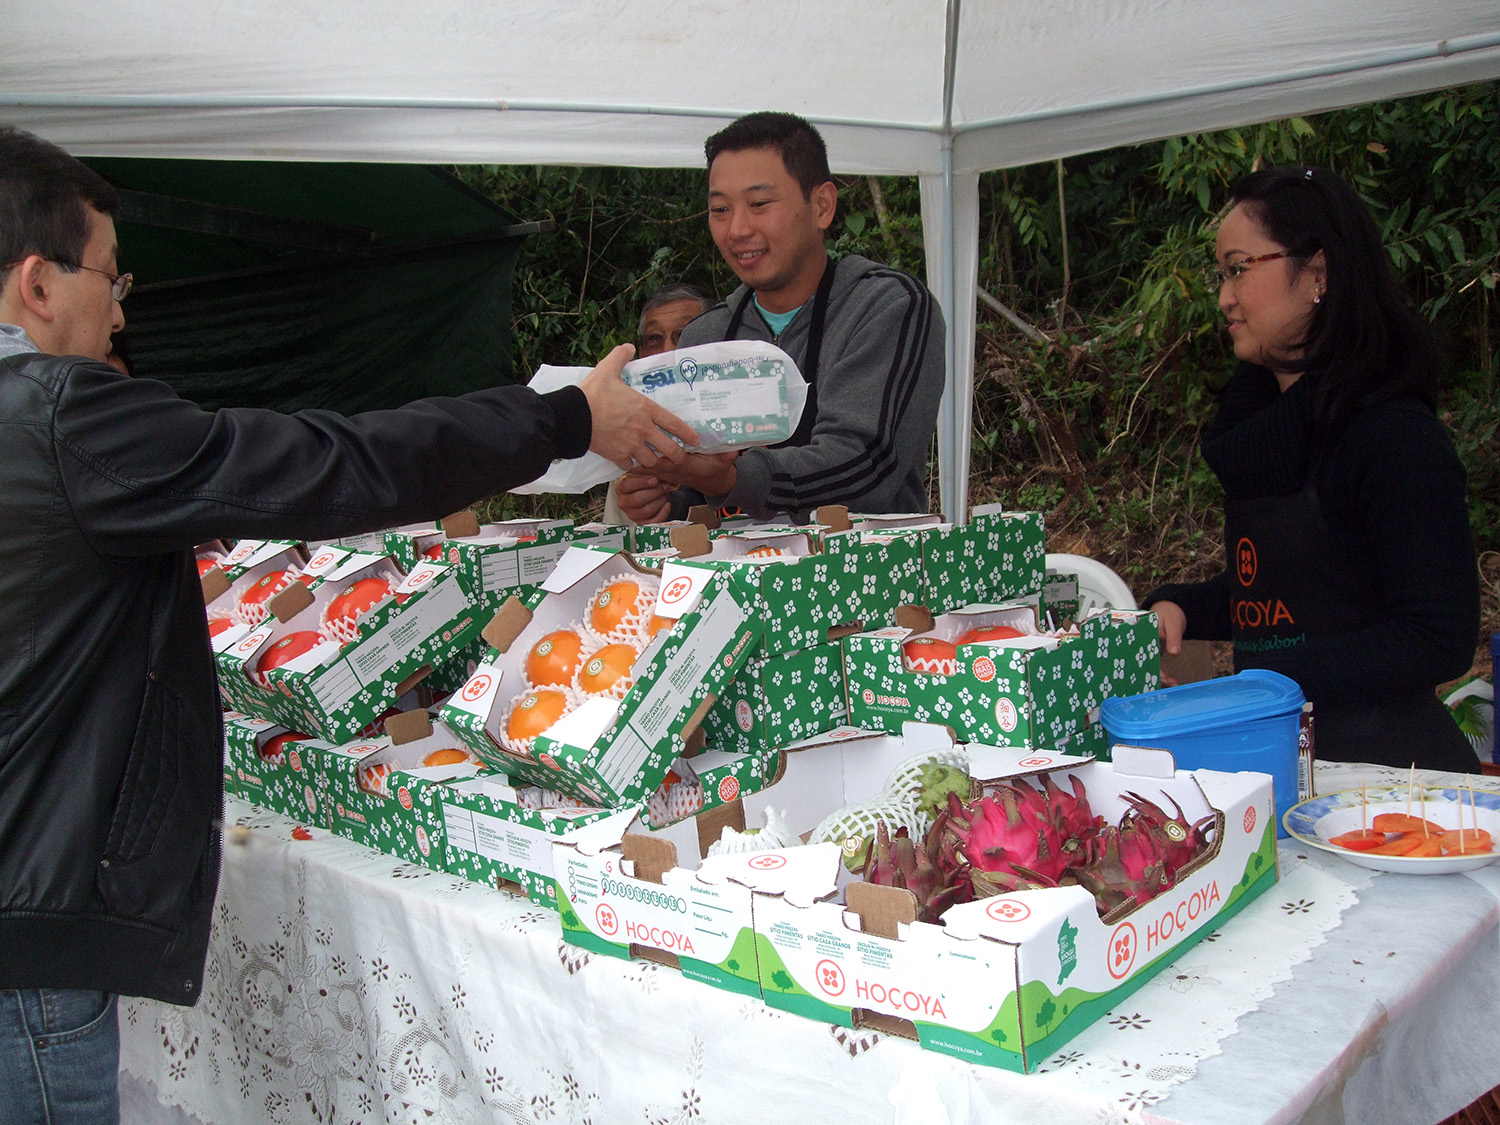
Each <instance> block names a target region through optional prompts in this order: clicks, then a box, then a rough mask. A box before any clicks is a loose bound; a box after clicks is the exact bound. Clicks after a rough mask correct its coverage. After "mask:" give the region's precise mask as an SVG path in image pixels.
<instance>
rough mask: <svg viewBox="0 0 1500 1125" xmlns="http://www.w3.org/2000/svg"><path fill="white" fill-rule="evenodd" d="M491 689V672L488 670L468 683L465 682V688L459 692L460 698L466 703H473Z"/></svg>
mask: <svg viewBox="0 0 1500 1125" xmlns="http://www.w3.org/2000/svg"><path fill="white" fill-rule="evenodd" d="M489 690H490V677H489V673H487V672H486V673H484V674H483V675H479V676H475V677H474V678H473V679H472V680H470V681H469V682H468V683H466V684H464V690H463V691H461V692H460V693H459V698H460V699H462V700H463V701H464V702H465V703H473V702H474V701H475V700H476V699H478V698H479V697H480V696H482V695H483V694H484V693H485V692H487V691H489Z"/></svg>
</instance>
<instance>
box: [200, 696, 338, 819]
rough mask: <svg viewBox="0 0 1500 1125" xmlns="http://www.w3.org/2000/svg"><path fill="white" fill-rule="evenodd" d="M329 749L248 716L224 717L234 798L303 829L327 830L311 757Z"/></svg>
mask: <svg viewBox="0 0 1500 1125" xmlns="http://www.w3.org/2000/svg"><path fill="white" fill-rule="evenodd" d="M328 745H329V744H328V743H326V742H322V741H320V740H318V739H314V738H308V737H306V736H305V735H301V734H297V733H295V732H293V731H289V730H287V728H286V727H284V726H279V725H277V724H275V723H270V722H267V721H266V720H264V719H257V718H253V717H251V716H249V715H235V716H233V717H232V718H231V717H230V716H227V715H226V716H225V720H224V748H225V755H226V758H227V759H228V761H229V763H230V767H231V768H232V769H233V770H234V775H235V784H236V791H237V795H238V796H240V797H242V798H243V799H245V800H247V801H249V802H250V803H251V804H254V805H259V806H260V807H261V808H263V809H270V810H271V811H272V812H277V813H280V814H281V815H282V816H288V817H291V818H292V819H293V820H298V821H301V822H302V823H303V824H309V825H313V826H315V827H318V828H329V827H331V825H330V823H329V813H328V803H327V802H326V801H325V800H324V793H323V779H322V778H321V777H319V776H318V775H317V773H316V771H315V770H314V769H313V765H312V755H313V754H315V753H316V752H317V751H318V750H319V749H322V748H324V747H327V746H328Z"/></svg>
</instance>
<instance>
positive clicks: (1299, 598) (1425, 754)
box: [1224, 464, 1479, 773]
mask: <svg viewBox="0 0 1500 1125" xmlns="http://www.w3.org/2000/svg"><path fill="white" fill-rule="evenodd" d="M1316 477H1317V465H1316V464H1314V465H1313V467H1312V469H1311V470H1310V471H1309V472H1308V474H1307V481H1306V483H1305V484H1304V485H1303V486H1302V490H1301V491H1300V492H1297V493H1294V494H1293V495H1291V496H1268V497H1260V498H1257V499H1254V500H1239V501H1234V502H1231V503H1230V504H1228V505H1227V507H1226V511H1225V521H1224V524H1225V525H1224V542H1225V551H1226V552H1227V554H1228V557H1229V617H1230V635H1231V636H1232V637H1233V639H1234V665H1235V669H1236V670H1237V671H1238V670H1242V669H1245V668H1269V669H1271V670H1272V671H1275V672H1282V673H1283V674H1287V675H1291V671H1290V669H1291V668H1292V667H1293V666H1294V665H1293V661H1294V659H1295V655H1296V653H1297V650H1298V649H1299V648H1300V647H1301V646H1302V645H1303V644H1305V643H1306V642H1307V639H1308V638H1309V637H1327V636H1330V635H1340V634H1344V633H1349V632H1352V631H1353V630H1356V629H1360V628H1363V627H1365V626H1369V625H1374V624H1377V623H1379V622H1380V621H1382V620H1385V618H1386V616H1387V615H1386V612H1385V607H1384V602H1383V599H1382V597H1381V592H1380V588H1379V585H1378V584H1377V583H1376V581H1375V580H1374V577H1373V576H1372V575H1371V573H1370V568H1369V566H1368V565H1366V564H1365V563H1364V561H1363V560H1362V559H1360V558H1359V557H1357V556H1356V555H1355V554H1354V553H1353V552H1351V551H1349V550H1347V549H1345V548H1343V547H1342V546H1340V544H1339V542H1338V540H1337V539H1336V537H1335V536H1334V534H1333V531H1332V529H1331V528H1330V527H1329V526H1328V522H1327V520H1325V519H1324V518H1323V509H1322V506H1321V505H1320V504H1319V502H1318V493H1317V489H1316V486H1315V483H1314V482H1315V480H1316ZM1312 702H1313V719H1314V722H1315V724H1316V727H1315V736H1316V748H1317V756H1318V757H1319V758H1321V759H1323V760H1324V761H1334V762H1375V763H1379V764H1381V765H1386V766H1396V767H1398V768H1402V769H1404V768H1406V767H1407V766H1410V765H1411V764H1412V763H1413V762H1415V763H1416V765H1417V767H1418V768H1419V769H1435V770H1449V771H1452V772H1455V773H1478V772H1479V759H1478V757H1477V756H1476V755H1475V753H1474V749H1473V747H1471V746H1470V745H1469V741H1468V739H1466V738H1465V737H1464V736H1463V732H1462V731H1460V730H1459V729H1458V724H1457V723H1455V722H1454V721H1453V718H1452V716H1451V715H1450V714H1449V713H1448V709H1447V708H1446V707H1444V706H1443V704H1442V702H1441V701H1440V700H1439V699H1438V698H1437V695H1436V693H1435V692H1434V689H1433V686H1431V685H1429V686H1427V687H1418V688H1414V689H1413V690H1412V691H1411V692H1410V693H1409V694H1408V693H1403V694H1401V695H1399V696H1397V697H1395V698H1371V699H1367V700H1361V701H1359V702H1347V701H1336V700H1320V699H1314V700H1313V701H1312Z"/></svg>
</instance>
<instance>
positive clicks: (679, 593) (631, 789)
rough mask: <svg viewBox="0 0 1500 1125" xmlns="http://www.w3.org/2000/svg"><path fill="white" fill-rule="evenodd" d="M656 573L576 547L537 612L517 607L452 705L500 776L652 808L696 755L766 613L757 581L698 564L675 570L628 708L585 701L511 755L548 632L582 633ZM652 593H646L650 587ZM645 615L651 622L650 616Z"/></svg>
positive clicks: (492, 628) (591, 799)
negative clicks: (694, 741)
mask: <svg viewBox="0 0 1500 1125" xmlns="http://www.w3.org/2000/svg"><path fill="white" fill-rule="evenodd" d="M633 576H644V578H649V579H651V580H657V579H658V575H657V574H656V572H654V571H648V570H646V569H644V568H641V567H639V566H637V564H636V563H635V562H634V560H632V559H631V557H630V556H629V555H625V554H620V553H614V552H606V551H594V550H589V549H587V548H581V547H575V548H572V549H571V550H569V551H568V553H567V554H565V555H564V556H563V557H562V559H560V560H559V562H558V565H557V568H556V569H555V570H554V571H553V573H552V575H551V576H550V577H549V578H548V579H547V581H546V582H545V583H543V585H542V594H541V596H540V598H539V599H538V600H537V601H536V602H535V604H534V605H533V606H531V607H530V608H528V607H527V606H526V605H523V604H522V603H521V602H520V601H519V600H514V599H513V600H511V601H509V602H507V603H506V605H505V606H504V607H503V608H502V609H501V611H500V613H499V614H497V615H496V617H495V618H494V620H493V621H491V623H490V624H489V625H488V626H487V627H486V629H485V636H486V639H488V640H489V641H490V642H491V644H492V646H493V651H492V652H491V654H490V655H489V657H488V658H487V659H486V660H485V661H484V663H483V664H481V665H480V667H479V668H478V669H477V670H476V672H475V674H474V676H473V677H472V678H471V679H470V680H469V682H468V683H467V684H465V685H464V687H463V688H462V689H461V690H460V691H458V692H456V693H455V694H454V695H453V696H451V697H450V698H449V699H448V700H447V701H446V702H445V703H444V705H443V710H442V719H443V722H444V723H445V724H447V725H448V726H449V727H450V728H451V729H452V730H453V731H454V732H455V733H456V734H458V736H459V737H460V738H462V739H463V740H464V742H465V744H466V745H468V746H469V747H470V748H471V749H473V750H474V752H475V753H476V754H478V755H479V756H480V758H482V759H483V760H484V761H485V762H487V763H488V764H489V765H491V766H493V767H494V768H495V769H497V770H499V771H500V772H502V773H504V774H506V775H507V776H509V777H511V778H512V779H513V780H519V781H521V782H524V783H528V784H532V785H536V786H539V787H541V788H543V789H552V790H556V791H559V792H562V793H566V794H568V795H569V796H572V797H575V798H577V799H578V800H579V801H581V802H583V803H584V804H588V805H593V806H598V807H618V806H621V805H629V804H635V803H639V802H642V801H644V800H645V799H646V798H647V797H648V796H649V795H650V794H651V793H652V792H653V791H654V790H656V789H657V788H658V787H659V786H660V785H661V784H662V782H663V780H664V779H665V778H666V775H667V771H668V770H669V769H670V768H671V765H672V763H673V761H674V760H675V759H676V758H677V757H678V756H679V755H681V754H682V753H683V752H684V751H685V750H686V749H687V741H686V740H687V737H688V736H689V735H690V734H691V733H692V731H693V730H694V729H695V728H696V727H697V726H698V725H699V723H700V722H701V720H702V717H703V713H704V712H705V711H707V709H708V708H709V706H711V704H712V701H713V699H714V698H715V696H716V693H718V692H721V691H723V689H724V686H725V685H726V684H727V683H728V682H729V681H730V680H731V679H732V678H733V677H734V675H735V673H736V672H738V671H739V669H740V668H741V667H742V666H743V665H744V663H745V661H746V660H748V659H749V657H750V654H751V652H752V651H753V650H754V649H755V647H756V643H757V641H758V639H759V637H760V627H761V614H760V612H759V607H758V605H757V602H756V590H755V585H754V583H753V581H751V578H750V577H749V576H748V575H746V574H744V573H742V572H738V571H720V570H717V569H714V568H712V567H707V566H701V565H695V564H692V563H672V562H669V563H667V564H665V565H664V567H663V568H662V570H661V572H660V575H659V583H660V585H659V590H658V593H657V596H656V601H655V603H654V605H653V606H652V607H651V612H650V616H651V618H652V619H661V620H662V621H666V622H670V623H672V624H670V625H669V627H665V628H661V629H659V631H658V632H657V633H656V635H655V636H654V637H652V638H651V639H650V640H649V641H648V642H647V643H646V645H645V647H644V650H643V651H642V652H641V653H640V655H639V656H638V657H637V658H636V660H635V663H634V665H633V666H632V668H631V672H630V676H631V679H632V681H633V682H632V685H631V686H630V688H629V689H628V690H627V691H625V693H624V695H623V698H620V699H613V698H610V697H608V696H605V695H593V696H588V697H587V698H585V699H584V700H583V701H582V702H581V703H580V704H579V705H578V706H577V707H576V709H574V710H572V711H571V712H570V713H568V714H566V715H564V716H563V717H562V718H561V719H560V720H559V721H557V722H556V723H555V724H554V725H552V726H551V727H550V729H548V730H546V731H545V732H544V733H542V734H539V735H537V736H536V737H535V738H533V739H532V740H531V742H530V744H529V746H527V747H526V748H525V750H524V751H522V752H517V751H515V750H510V749H507V748H506V746H505V741H506V740H505V738H504V730H505V723H506V720H507V717H508V713H509V710H510V708H511V706H512V704H513V702H514V701H516V700H517V699H518V698H519V697H520V695H521V693H522V692H523V691H524V690H525V688H526V686H527V685H526V681H525V674H524V667H525V660H526V657H527V655H528V653H530V651H531V649H532V647H533V646H534V645H536V644H537V643H538V642H539V641H541V640H542V639H543V638H544V637H546V636H547V634H548V633H550V632H553V631H555V630H559V629H563V628H567V627H570V626H572V625H574V624H575V623H580V622H582V621H583V620H584V617H585V614H586V613H587V612H588V610H589V607H590V603H591V600H592V599H593V598H594V596H595V594H596V593H599V592H601V591H602V590H603V589H604V587H605V586H606V585H608V584H611V583H612V582H613V581H614V579H615V578H617V577H620V578H624V579H627V580H629V579H630V578H632V577H633ZM643 584H644V583H643ZM643 616H644V615H643Z"/></svg>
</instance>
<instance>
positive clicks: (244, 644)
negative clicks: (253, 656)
mask: <svg viewBox="0 0 1500 1125" xmlns="http://www.w3.org/2000/svg"><path fill="white" fill-rule="evenodd" d="M265 639H266V634H265V633H251V634H250V635H249V636H248V637H246V638H245V639H244V640H242V641H241V642H240V643H239V644H237V645H235V646H234V651H235V652H254V651H255V650H256V649H258V648H259V647H260V642H261V641H263V640H265Z"/></svg>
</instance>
